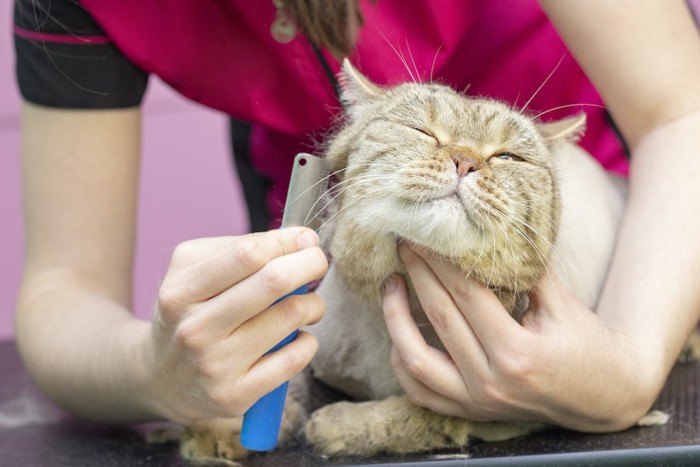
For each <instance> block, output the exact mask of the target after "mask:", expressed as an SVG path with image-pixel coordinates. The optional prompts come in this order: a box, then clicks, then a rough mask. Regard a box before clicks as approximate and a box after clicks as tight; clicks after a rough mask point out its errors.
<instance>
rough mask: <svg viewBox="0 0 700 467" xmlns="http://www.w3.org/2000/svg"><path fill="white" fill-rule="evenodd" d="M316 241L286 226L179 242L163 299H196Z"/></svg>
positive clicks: (309, 233) (308, 232)
mask: <svg viewBox="0 0 700 467" xmlns="http://www.w3.org/2000/svg"><path fill="white" fill-rule="evenodd" d="M317 245H318V236H317V235H316V233H315V232H313V231H312V230H309V229H305V228H299V227H294V228H288V229H279V230H272V231H269V232H262V233H254V234H250V235H244V236H241V237H221V238H213V239H211V238H208V239H198V240H192V241H189V242H184V243H182V244H180V245H179V246H178V247H177V248H176V250H175V252H174V253H173V258H172V260H171V263H170V266H169V268H168V273H167V275H166V280H165V281H164V283H163V285H164V286H165V287H164V288H165V291H166V292H167V295H165V298H166V301H167V302H177V303H187V304H189V303H196V302H200V301H204V300H207V299H209V298H211V297H214V296H216V295H218V294H219V293H221V292H222V291H224V290H226V289H227V288H228V287H230V286H232V285H233V284H236V283H238V282H240V281H242V280H243V279H245V278H247V277H249V276H250V275H252V274H254V273H255V272H257V271H258V270H260V269H261V268H262V267H263V266H265V265H266V264H268V263H269V262H270V261H272V260H273V259H274V258H277V257H280V256H284V255H288V254H290V253H294V252H297V251H300V250H303V249H305V248H310V247H314V246H317Z"/></svg>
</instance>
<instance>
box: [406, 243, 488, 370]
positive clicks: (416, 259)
mask: <svg viewBox="0 0 700 467" xmlns="http://www.w3.org/2000/svg"><path fill="white" fill-rule="evenodd" d="M399 253H400V255H401V259H402V260H403V261H404V264H405V265H406V269H407V271H408V273H409V275H410V277H411V282H412V283H413V286H414V288H415V289H416V294H417V295H418V299H419V300H420V303H421V307H422V308H423V311H424V312H425V314H426V316H427V317H428V319H429V320H430V323H431V324H432V325H433V328H434V329H435V332H436V333H437V335H438V337H439V338H440V341H441V342H442V343H443V345H444V346H445V348H446V349H447V351H448V352H449V353H450V355H468V356H469V361H470V362H474V364H473V365H469V366H470V368H464V370H465V371H470V372H473V371H474V370H475V368H476V367H477V366H478V367H484V366H488V358H487V356H486V353H485V352H484V349H483V347H482V345H481V343H480V342H479V340H478V338H477V336H476V334H475V333H474V331H473V330H472V328H471V327H470V324H469V322H468V320H466V319H465V317H464V316H463V314H462V313H465V311H466V310H462V311H460V309H458V305H457V304H456V303H455V301H454V299H453V296H452V295H451V294H450V291H449V290H448V289H447V288H446V287H445V286H444V285H443V284H442V283H441V282H440V278H438V276H437V275H436V274H435V272H434V271H433V269H432V268H431V267H430V265H429V264H428V263H427V262H426V261H425V260H424V259H423V258H422V257H420V256H418V255H417V254H416V253H415V252H414V251H413V250H411V249H409V248H408V247H406V246H403V245H402V246H400V247H399ZM445 266H446V265H445ZM459 277H462V278H463V277H464V276H463V274H461V273H459ZM450 280H452V281H453V282H454V280H453V279H450ZM462 280H463V281H464V279H462ZM460 287H463V286H462V285H460ZM406 306H407V305H406ZM405 327H407V324H404V328H405ZM395 344H396V343H395ZM460 363H461V362H460ZM464 363H465V364H466V362H464Z"/></svg>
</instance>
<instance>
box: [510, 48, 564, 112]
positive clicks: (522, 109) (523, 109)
mask: <svg viewBox="0 0 700 467" xmlns="http://www.w3.org/2000/svg"><path fill="white" fill-rule="evenodd" d="M564 57H566V54H564V55H562V56H561V58H560V59H559V62H557V64H556V66H555V67H554V69H553V70H552V71H551V72H550V73H549V75H548V76H547V77H546V78H545V80H544V81H543V82H542V84H540V87H538V88H537V90H535V93H534V94H533V95H532V96H530V98H529V99H528V100H527V102H525V105H523V107H522V108H521V109H520V113H519V115H522V114H523V112H525V109H527V106H528V105H530V103H531V102H532V100H533V99H534V98H535V97H536V96H537V94H539V93H540V91H541V90H542V88H544V86H545V84H547V82H548V81H549V79H550V78H551V77H552V76H553V75H554V73H555V72H556V71H557V69H558V68H559V65H561V62H563V61H564Z"/></svg>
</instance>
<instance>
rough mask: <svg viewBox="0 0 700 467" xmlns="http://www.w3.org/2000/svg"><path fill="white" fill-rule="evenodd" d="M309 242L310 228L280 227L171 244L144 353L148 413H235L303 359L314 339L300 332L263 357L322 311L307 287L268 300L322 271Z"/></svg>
mask: <svg viewBox="0 0 700 467" xmlns="http://www.w3.org/2000/svg"><path fill="white" fill-rule="evenodd" d="M317 245H318V236H317V235H316V234H315V233H314V232H313V231H310V230H309V229H305V228H288V229H280V230H274V231H270V232H265V233H256V234H251V235H245V236H241V237H219V238H206V239H198V240H192V241H188V242H185V243H183V244H181V245H179V246H178V247H177V248H176V250H175V252H174V253H173V256H172V259H171V262H170V266H169V268H168V271H167V273H166V276H165V279H164V281H163V284H162V286H161V288H160V292H159V296H158V306H157V308H156V313H155V316H154V318H153V323H152V328H151V349H150V355H149V356H148V357H147V359H146V360H147V362H148V364H147V365H146V368H147V369H148V370H149V371H150V372H151V374H150V381H151V384H150V391H149V392H150V394H151V397H150V398H151V399H152V404H153V405H154V408H153V411H154V412H156V413H158V414H159V415H161V416H162V417H164V418H166V419H169V420H172V421H175V422H178V423H182V424H190V423H192V422H194V421H196V420H200V419H205V418H212V417H233V416H239V415H243V413H244V412H245V411H246V410H247V409H248V408H249V407H250V406H251V405H252V404H253V403H255V401H256V400H258V399H259V398H260V397H262V396H263V395H265V394H266V393H268V392H270V391H271V390H273V389H275V388H276V387H278V386H279V385H281V384H282V383H283V382H285V381H287V380H288V379H290V378H291V377H292V376H294V375H295V374H296V373H298V372H299V371H301V370H302V369H303V368H304V367H305V366H306V365H307V364H308V363H309V361H310V360H311V358H312V357H313V355H314V354H315V352H316V350H317V348H318V344H317V342H316V340H315V338H314V337H313V336H312V335H310V334H308V333H306V332H304V331H300V332H299V335H298V336H297V338H296V339H295V340H294V341H293V342H291V343H289V344H288V345H286V346H285V347H283V348H282V349H280V350H278V351H276V352H273V353H271V354H269V355H265V356H263V354H265V353H266V352H267V351H268V350H270V349H271V348H272V347H273V346H275V345H276V344H277V343H278V342H280V341H281V340H282V339H284V338H285V337H286V336H288V335H289V334H290V333H291V332H292V331H294V330H296V329H298V328H301V327H302V326H306V325H308V324H313V323H315V322H317V321H318V320H319V319H320V318H321V316H322V315H323V313H324V311H325V305H324V303H323V301H322V300H321V298H320V297H319V296H317V295H316V294H313V293H308V294H305V295H293V296H289V297H287V298H285V299H284V300H282V301H280V302H279V303H274V302H275V301H276V300H278V299H279V298H281V297H283V296H285V295H286V294H288V293H290V292H292V291H294V290H296V289H297V288H298V287H300V286H302V285H304V284H307V283H309V282H311V281H313V280H317V279H320V278H321V277H322V276H323V274H325V272H326V269H327V267H328V263H327V260H326V257H325V255H324V254H323V252H322V251H321V250H320V248H318V246H317ZM273 303H274V304H273Z"/></svg>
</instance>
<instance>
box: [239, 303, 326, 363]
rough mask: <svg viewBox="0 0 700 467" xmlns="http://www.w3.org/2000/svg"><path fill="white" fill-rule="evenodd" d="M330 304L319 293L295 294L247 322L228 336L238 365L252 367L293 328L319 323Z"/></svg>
mask: <svg viewBox="0 0 700 467" xmlns="http://www.w3.org/2000/svg"><path fill="white" fill-rule="evenodd" d="M325 310H326V305H325V303H324V302H323V300H322V299H321V297H319V296H318V295H316V294H314V293H308V294H305V295H292V296H289V297H287V298H285V299H284V300H282V301H281V302H279V303H276V304H275V305H273V306H271V307H270V308H268V309H267V310H265V311H263V312H262V313H260V314H259V315H256V316H254V317H253V318H251V319H250V320H248V321H246V322H245V323H243V324H242V325H241V326H240V327H239V328H238V329H236V331H235V339H228V341H227V342H228V345H229V346H230V347H231V352H230V353H231V354H232V355H234V354H235V355H239V358H238V359H237V360H238V362H237V364H238V365H240V366H242V370H243V371H247V370H248V369H250V368H251V367H252V366H253V365H254V364H255V363H256V362H257V361H258V360H259V359H260V358H261V357H262V355H263V354H265V353H266V352H267V351H269V350H270V349H271V348H272V347H274V346H275V345H277V343H279V342H281V341H282V340H283V339H284V338H285V337H287V336H288V335H290V334H291V333H292V332H293V331H295V330H297V329H299V328H301V327H303V326H307V325H310V324H314V323H317V322H318V321H319V320H320V319H321V317H322V316H323V314H324V313H325Z"/></svg>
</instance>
